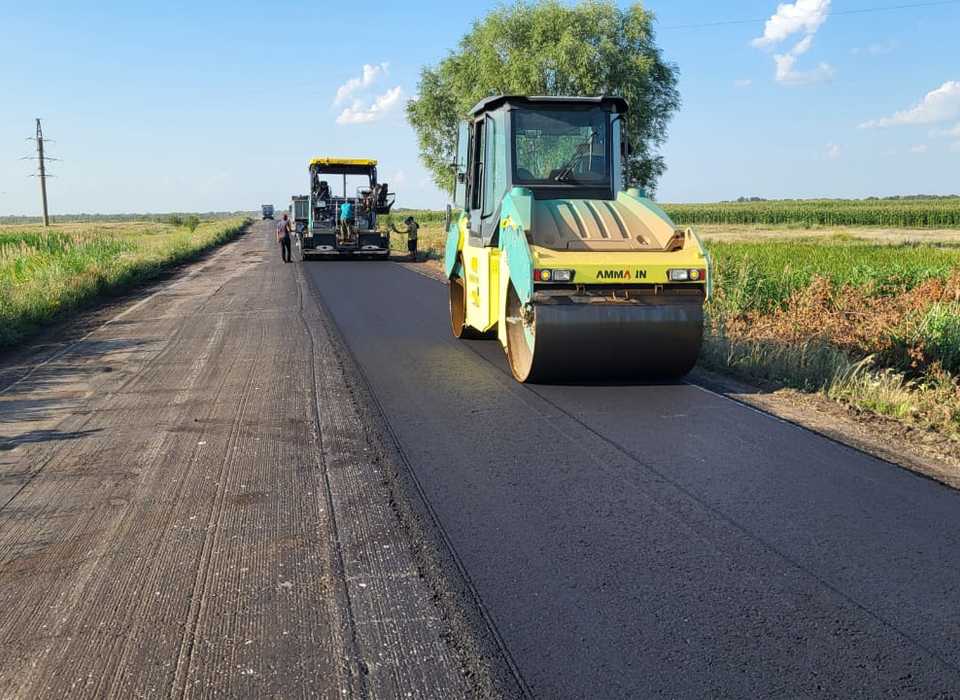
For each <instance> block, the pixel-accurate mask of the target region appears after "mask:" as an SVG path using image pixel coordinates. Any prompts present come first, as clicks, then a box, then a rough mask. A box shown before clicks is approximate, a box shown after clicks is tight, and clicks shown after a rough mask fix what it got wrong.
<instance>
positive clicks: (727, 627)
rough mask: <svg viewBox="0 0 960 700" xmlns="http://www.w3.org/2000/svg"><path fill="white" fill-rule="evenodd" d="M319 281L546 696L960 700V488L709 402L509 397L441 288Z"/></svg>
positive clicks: (659, 390)
mask: <svg viewBox="0 0 960 700" xmlns="http://www.w3.org/2000/svg"><path fill="white" fill-rule="evenodd" d="M307 269H308V270H309V275H310V277H311V279H312V281H313V283H314V284H315V285H316V287H317V289H318V290H319V292H320V296H321V299H322V302H323V304H324V306H325V307H326V308H327V309H328V310H329V311H330V313H331V314H332V317H333V319H334V321H335V323H336V325H337V327H338V328H339V331H340V332H341V334H342V336H343V338H344V339H345V341H346V344H347V345H348V346H349V348H350V349H351V351H352V353H353V356H354V357H355V359H356V361H357V362H358V364H359V366H360V367H361V368H362V371H363V373H364V374H365V376H366V378H367V380H368V382H369V385H370V386H371V387H372V389H373V392H374V393H375V395H376V397H377V399H378V401H379V404H380V406H381V407H382V410H383V412H384V414H385V415H386V416H387V418H388V419H389V422H390V425H391V427H392V431H393V433H394V435H395V438H396V440H397V441H398V442H399V444H400V447H401V449H402V452H403V454H404V455H405V458H406V460H407V462H408V463H409V465H410V467H411V468H412V470H413V472H414V473H415V474H416V477H417V479H418V480H419V483H420V485H421V486H422V489H423V492H424V493H425V495H426V498H427V499H428V500H429V503H430V505H431V506H432V509H433V511H434V513H435V516H436V519H437V521H438V522H439V525H440V526H441V527H442V529H443V530H444V532H445V534H446V537H447V538H448V541H449V542H450V544H451V545H452V548H453V550H454V551H455V553H456V556H457V557H458V558H459V561H460V563H461V565H462V566H463V568H464V569H465V571H466V572H467V574H468V576H469V578H470V580H471V582H472V585H473V586H474V587H475V590H476V591H477V594H478V596H479V598H480V600H481V601H482V603H483V605H484V606H485V609H486V611H487V614H488V617H489V619H490V621H491V623H492V625H494V626H495V628H496V630H497V631H498V633H499V637H500V639H501V640H502V642H503V645H504V646H505V647H506V649H507V650H508V652H509V655H510V657H511V658H512V660H513V662H514V664H515V667H516V669H517V671H518V672H519V674H520V675H521V676H522V678H523V680H524V682H525V684H526V688H527V689H529V691H531V692H532V693H533V694H534V695H537V696H540V697H545V698H552V697H571V698H614V697H634V698H650V697H697V698H700V697H739V698H756V697H782V698H797V697H839V698H851V697H863V698H880V697H921V698H948V697H949V698H956V697H960V527H958V523H960V494H958V493H956V492H954V491H951V490H949V489H948V488H946V487H943V486H941V485H939V484H937V483H934V482H932V481H928V480H926V479H923V478H920V477H917V476H915V475H913V474H911V473H908V472H906V471H903V470H901V469H899V468H897V467H894V466H892V465H890V464H887V463H883V462H880V461H878V460H876V459H873V458H871V457H868V456H865V455H864V454H861V453H859V452H856V451H854V450H852V449H849V448H847V447H844V446H841V445H839V444H836V443H834V442H831V441H829V440H826V439H824V438H822V437H819V436H817V435H815V434H813V433H810V432H807V431H805V430H803V429H800V428H798V427H795V426H793V425H790V424H787V423H784V422H781V421H779V420H777V419H774V418H772V417H770V416H767V415H764V414H761V413H758V412H756V411H754V410H752V409H749V408H746V407H744V406H742V405H740V404H737V403H734V402H732V401H730V400H727V399H725V398H722V397H719V396H717V395H714V394H711V393H709V392H708V391H706V390H704V389H701V388H698V387H697V386H691V385H688V384H683V383H679V384H665V385H645V386H520V385H517V384H516V383H514V381H513V380H512V379H511V378H510V377H509V374H508V371H507V368H506V365H505V362H504V359H503V356H502V352H501V351H500V349H499V347H498V346H497V344H496V342H495V341H470V342H462V341H456V340H454V339H453V338H452V337H451V335H450V331H449V327H448V321H447V308H446V306H447V302H446V294H447V292H446V289H445V288H444V287H443V286H442V285H441V284H440V283H438V282H436V281H434V280H431V279H428V278H426V277H424V276H421V275H418V274H415V273H413V272H411V271H409V270H407V269H404V268H403V267H401V266H399V265H395V264H388V263H360V262H347V263H315V264H310V265H308V266H307Z"/></svg>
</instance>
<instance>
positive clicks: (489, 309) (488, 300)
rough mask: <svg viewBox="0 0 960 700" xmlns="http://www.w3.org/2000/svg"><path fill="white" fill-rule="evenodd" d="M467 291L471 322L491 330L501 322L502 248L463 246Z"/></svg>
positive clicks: (469, 319)
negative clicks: (499, 320)
mask: <svg viewBox="0 0 960 700" xmlns="http://www.w3.org/2000/svg"><path fill="white" fill-rule="evenodd" d="M462 255H463V267H464V275H465V277H466V282H467V284H466V292H467V324H468V325H469V326H471V327H473V328H476V329H478V330H480V331H488V330H490V329H491V328H493V326H494V325H496V323H497V320H498V319H497V309H499V308H500V303H499V300H500V249H499V248H483V247H474V246H472V245H470V241H469V238H465V239H464V244H463V248H462Z"/></svg>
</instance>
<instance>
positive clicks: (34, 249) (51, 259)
mask: <svg viewBox="0 0 960 700" xmlns="http://www.w3.org/2000/svg"><path fill="white" fill-rule="evenodd" d="M248 222H249V219H246V218H243V217H235V218H232V219H220V220H216V221H207V222H200V221H193V220H185V221H181V222H180V224H181V225H174V224H161V223H129V224H93V225H87V226H81V225H68V226H64V227H54V228H53V229H50V230H43V229H40V228H38V227H29V226H23V227H3V228H0V347H5V346H11V345H13V344H15V343H17V342H19V341H21V340H22V339H23V338H25V337H26V336H27V335H29V334H30V333H32V332H34V331H36V330H37V329H38V328H39V327H41V326H42V325H43V324H45V323H48V322H50V321H51V320H53V319H55V318H58V317H63V316H64V315H65V314H67V313H69V312H71V311H75V310H77V309H79V308H81V307H83V306H85V305H88V304H90V303H91V302H92V301H93V300H95V299H97V298H99V297H102V296H105V295H109V294H114V293H117V292H119V291H122V290H125V289H129V288H130V287H132V286H134V285H137V284H141V283H143V282H145V281H148V280H150V279H152V278H154V277H156V276H157V275H158V274H159V273H161V272H162V271H163V270H164V269H166V268H168V267H170V266H171V265H176V264H178V263H182V262H186V261H188V260H190V259H192V258H194V257H196V256H197V255H199V254H200V253H202V252H204V251H207V250H209V249H211V248H213V247H215V246H218V245H220V244H222V243H225V242H227V241H229V240H230V239H232V238H234V237H235V236H236V235H238V234H239V233H240V232H241V231H242V230H243V228H244V227H245V226H246V224H247V223H248Z"/></svg>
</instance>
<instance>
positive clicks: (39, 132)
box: [37, 119, 50, 226]
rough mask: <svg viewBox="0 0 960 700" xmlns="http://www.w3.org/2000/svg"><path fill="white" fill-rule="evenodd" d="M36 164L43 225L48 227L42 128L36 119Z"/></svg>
mask: <svg viewBox="0 0 960 700" xmlns="http://www.w3.org/2000/svg"><path fill="white" fill-rule="evenodd" d="M37 162H39V163H40V196H41V198H42V199H43V225H44V226H49V225H50V215H49V213H48V212H47V166H46V163H45V162H44V157H43V127H42V126H41V125H40V120H39V119H37Z"/></svg>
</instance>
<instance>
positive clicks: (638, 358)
mask: <svg viewBox="0 0 960 700" xmlns="http://www.w3.org/2000/svg"><path fill="white" fill-rule="evenodd" d="M507 317H508V322H507V359H508V361H509V364H510V370H511V371H512V372H513V376H514V377H515V378H516V379H517V380H518V381H520V382H545V383H569V382H573V381H578V380H588V381H604V380H621V381H622V380H627V381H629V380H650V379H677V378H679V377H682V376H684V375H685V374H687V373H688V372H689V371H690V370H691V369H693V366H694V365H695V364H696V362H697V357H698V356H699V355H700V345H701V343H702V341H703V304H702V298H701V297H695V298H690V297H687V298H683V297H677V298H671V297H666V296H661V297H656V298H654V299H651V300H650V301H649V302H645V303H620V302H604V303H596V302H594V303H536V304H533V305H532V306H530V307H528V308H527V309H526V310H524V309H522V308H521V305H520V303H519V300H518V299H517V297H516V294H515V293H514V292H513V290H511V291H510V298H509V299H508V308H507Z"/></svg>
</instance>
